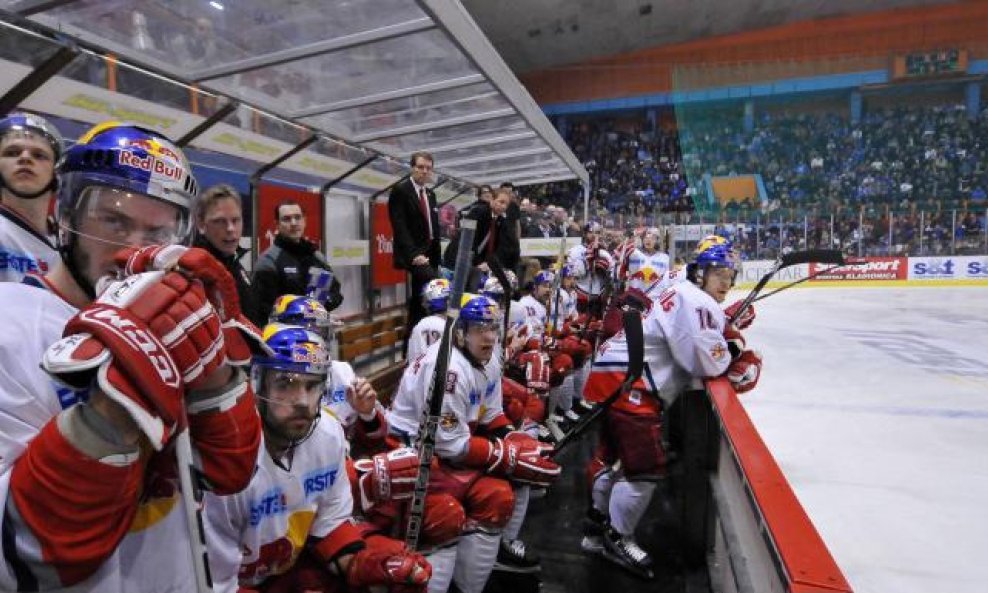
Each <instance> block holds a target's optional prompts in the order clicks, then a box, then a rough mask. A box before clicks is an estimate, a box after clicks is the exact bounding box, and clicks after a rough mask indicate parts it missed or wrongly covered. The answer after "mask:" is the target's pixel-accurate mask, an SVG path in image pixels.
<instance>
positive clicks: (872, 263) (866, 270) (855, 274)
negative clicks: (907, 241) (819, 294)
mask: <svg viewBox="0 0 988 593" xmlns="http://www.w3.org/2000/svg"><path fill="white" fill-rule="evenodd" d="M847 263H848V264H849V265H847V266H844V267H841V268H837V269H835V270H831V271H829V272H827V273H825V274H820V275H819V276H817V277H816V278H813V279H812V280H811V282H823V281H834V280H838V281H840V280H906V279H907V278H908V276H909V262H908V259H907V258H905V257H849V258H847ZM829 267H830V265H829V264H818V263H812V264H810V265H809V273H810V274H811V275H812V274H815V273H817V272H819V271H821V270H825V269H827V268H829Z"/></svg>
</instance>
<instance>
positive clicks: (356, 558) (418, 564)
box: [346, 537, 432, 593]
mask: <svg viewBox="0 0 988 593" xmlns="http://www.w3.org/2000/svg"><path fill="white" fill-rule="evenodd" d="M373 539H374V540H375V541H374V545H368V546H367V547H366V548H364V549H363V550H361V551H359V552H357V553H356V554H354V555H353V556H352V557H351V558H350V564H349V566H347V571H346V582H347V584H348V585H349V586H350V587H352V588H354V589H360V588H363V587H371V586H374V585H390V586H392V589H391V590H392V591H402V592H409V593H410V592H412V591H423V592H424V591H425V586H426V584H427V583H428V582H429V579H430V578H431V577H432V565H431V564H429V562H428V561H427V560H426V559H425V558H424V557H423V556H422V555H421V554H417V553H415V552H412V551H411V550H409V549H408V548H407V547H405V544H403V543H401V542H399V541H396V540H390V541H389V542H388V544H384V543H383V542H381V540H383V539H385V538H381V537H375V538H373ZM392 542H393V543H392Z"/></svg>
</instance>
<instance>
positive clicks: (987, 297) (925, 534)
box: [727, 286, 988, 593]
mask: <svg viewBox="0 0 988 593" xmlns="http://www.w3.org/2000/svg"><path fill="white" fill-rule="evenodd" d="M734 296H735V295H731V296H730V297H729V298H728V301H727V302H728V303H729V302H732V300H733V297H734ZM737 296H738V297H740V296H743V293H739V294H738V295H737ZM757 312H758V318H757V320H756V321H755V324H754V325H753V326H752V327H751V328H750V329H748V330H747V331H746V332H745V333H746V336H747V338H748V344H749V347H754V348H756V349H758V350H760V351H761V352H762V354H763V356H764V360H765V363H764V368H763V376H762V379H761V381H760V383H759V385H758V387H757V389H756V390H755V391H753V392H751V393H750V394H748V395H746V396H743V398H742V401H743V402H744V404H745V407H746V409H747V410H748V412H749V414H750V415H751V417H752V420H753V421H754V423H755V425H756V426H757V428H758V431H759V432H760V433H761V435H762V438H763V439H764V440H765V442H766V444H767V445H768V447H769V448H770V449H771V451H772V452H773V454H774V455H775V457H776V459H777V461H778V462H779V465H780V466H781V467H782V470H783V472H784V473H785V475H786V477H787V478H788V479H789V482H790V484H791V485H792V487H793V489H794V490H795V492H796V495H797V497H798V498H799V500H800V502H801V503H802V504H803V506H804V508H805V509H806V511H807V513H808V514H809V516H810V518H811V520H812V521H813V523H814V525H815V526H816V528H817V530H819V532H820V534H821V535H822V537H823V539H824V541H825V542H826V543H827V545H828V547H829V548H830V550H831V553H832V554H833V555H834V557H835V559H836V560H837V563H838V565H839V566H840V567H841V569H842V570H843V571H844V574H845V576H846V577H847V579H848V580H849V581H850V583H851V586H852V588H853V589H854V591H855V592H857V593H920V592H922V593H936V592H944V593H947V592H949V593H968V592H969V593H975V592H977V593H984V592H985V591H988V561H986V560H985V555H986V554H988V287H983V286H978V287H972V286H966V287H945V288H934V287H917V288H813V289H793V290H788V291H785V292H782V293H779V294H778V295H775V296H772V297H770V298H768V299H766V300H764V301H762V302H760V303H758V305H757Z"/></svg>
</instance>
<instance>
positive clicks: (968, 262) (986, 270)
mask: <svg viewBox="0 0 988 593" xmlns="http://www.w3.org/2000/svg"><path fill="white" fill-rule="evenodd" d="M909 279H910V280H917V281H930V280H941V281H942V280H988V255H948V256H940V257H910V258H909Z"/></svg>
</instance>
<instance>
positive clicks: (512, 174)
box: [476, 165, 571, 183]
mask: <svg viewBox="0 0 988 593" xmlns="http://www.w3.org/2000/svg"><path fill="white" fill-rule="evenodd" d="M491 173H492V174H490V175H488V174H483V175H481V174H477V176H476V180H477V183H491V182H493V181H499V180H500V181H512V182H513V181H514V179H515V178H518V179H535V178H537V177H540V176H545V175H555V174H556V173H571V171H570V170H569V169H568V168H567V167H566V166H565V165H557V166H555V167H545V168H542V169H529V170H520V169H508V170H504V171H500V172H498V171H492V172H491ZM495 173H499V174H495Z"/></svg>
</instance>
